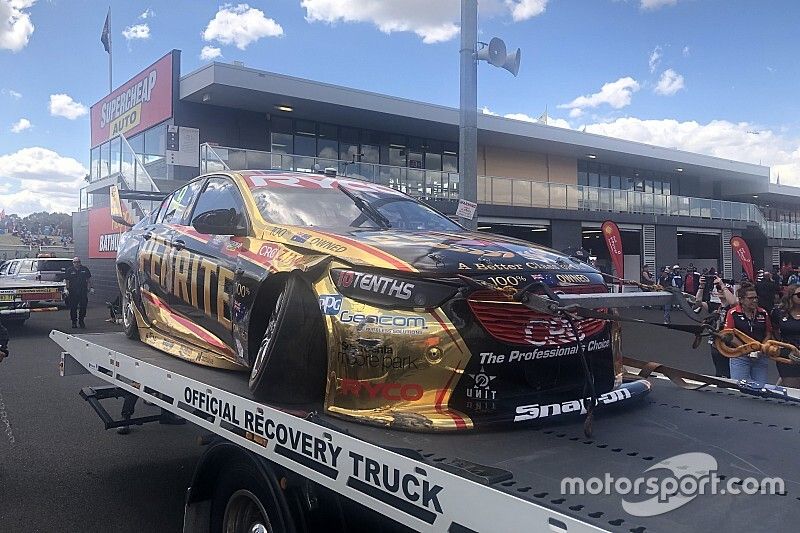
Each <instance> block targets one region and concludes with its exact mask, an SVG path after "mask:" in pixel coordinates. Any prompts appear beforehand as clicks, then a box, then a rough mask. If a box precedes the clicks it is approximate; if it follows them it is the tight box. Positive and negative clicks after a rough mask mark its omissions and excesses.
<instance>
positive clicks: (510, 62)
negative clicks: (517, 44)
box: [501, 48, 522, 77]
mask: <svg viewBox="0 0 800 533" xmlns="http://www.w3.org/2000/svg"><path fill="white" fill-rule="evenodd" d="M521 60H522V50H520V49H519V48H517V51H516V52H514V53H512V54H508V55H507V56H506V60H505V62H504V63H503V64H502V65H501V67H503V68H504V69H506V70H507V71H509V72H510V73H511V74H513V75H514V76H515V77H516V75H517V72H519V62H520V61H521Z"/></svg>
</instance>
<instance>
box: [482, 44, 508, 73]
mask: <svg viewBox="0 0 800 533" xmlns="http://www.w3.org/2000/svg"><path fill="white" fill-rule="evenodd" d="M481 59H483V60H484V61H488V62H489V63H490V64H491V65H494V66H495V67H502V66H503V63H504V62H505V61H506V43H504V42H503V40H502V39H498V38H497V37H492V40H491V41H489V46H484V47H483V48H481V49H480V50H478V60H481Z"/></svg>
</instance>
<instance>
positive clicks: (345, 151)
mask: <svg viewBox="0 0 800 533" xmlns="http://www.w3.org/2000/svg"><path fill="white" fill-rule="evenodd" d="M360 153H361V152H359V151H358V130H357V129H356V128H340V129H339V159H341V160H342V161H353V160H355V161H358V160H359V158H358V154H360ZM354 158H355V159H354Z"/></svg>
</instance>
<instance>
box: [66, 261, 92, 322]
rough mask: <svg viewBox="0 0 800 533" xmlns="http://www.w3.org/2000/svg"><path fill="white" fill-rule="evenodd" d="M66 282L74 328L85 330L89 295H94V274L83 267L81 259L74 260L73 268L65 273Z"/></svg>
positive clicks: (70, 316) (70, 315)
mask: <svg viewBox="0 0 800 533" xmlns="http://www.w3.org/2000/svg"><path fill="white" fill-rule="evenodd" d="M64 281H66V282H67V296H68V298H69V318H70V320H72V327H73V328H77V327H78V325H80V327H81V328H85V327H86V324H85V323H84V321H83V320H84V318H86V305H87V304H88V302H89V293H90V292H92V293H94V288H93V287H92V273H91V272H89V269H88V268H86V267H85V266H83V265H81V259H80V257H75V258H73V259H72V266H71V267H69V268H68V269H67V271H66V272H65V273H64Z"/></svg>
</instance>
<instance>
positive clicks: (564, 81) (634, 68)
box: [0, 0, 800, 212]
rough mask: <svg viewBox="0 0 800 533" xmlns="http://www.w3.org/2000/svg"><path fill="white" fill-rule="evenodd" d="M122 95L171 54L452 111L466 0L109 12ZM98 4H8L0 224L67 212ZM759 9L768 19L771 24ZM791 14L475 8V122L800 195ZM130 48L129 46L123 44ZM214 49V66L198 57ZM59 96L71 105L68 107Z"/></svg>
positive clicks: (81, 148)
mask: <svg viewBox="0 0 800 533" xmlns="http://www.w3.org/2000/svg"><path fill="white" fill-rule="evenodd" d="M110 5H111V7H112V17H113V18H112V30H113V35H112V40H113V46H114V80H115V86H116V85H118V84H119V83H121V82H123V81H125V80H127V79H129V78H130V77H131V76H132V75H134V74H135V73H137V72H138V71H140V70H141V69H142V68H144V67H145V66H147V65H148V64H150V63H152V62H153V61H154V60H155V59H157V58H159V57H160V56H162V55H163V54H164V53H165V52H166V51H168V50H170V49H172V48H178V49H181V50H182V51H183V57H182V65H181V68H182V72H183V73H188V72H191V71H192V70H194V69H196V68H198V67H199V66H201V65H203V64H205V63H206V62H207V61H208V59H201V57H200V54H201V50H202V49H203V48H204V47H208V48H209V49H210V52H211V54H212V55H213V54H219V57H217V58H216V60H217V61H234V60H237V61H243V62H244V63H245V64H246V65H248V66H252V67H255V68H260V69H264V70H268V71H273V72H278V73H283V74H289V75H293V76H300V77H306V78H311V79H315V80H323V81H327V82H330V83H334V84H341V85H346V86H350V87H356V88H359V89H365V90H371V91H376V92H381V93H387V94H392V95H396V96H401V97H406V98H412V99H417V100H424V101H428V102H433V103H438V104H444V105H449V106H456V105H458V85H457V83H458V45H459V36H458V27H457V26H458V17H459V12H458V5H459V3H458V0H403V1H399V0H397V1H395V0H302V1H301V0H271V1H250V2H249V3H248V4H246V5H245V4H236V3H234V4H229V5H221V4H220V3H219V2H207V1H201V0H172V1H169V2H167V1H155V0H154V1H150V2H138V1H112V2H111V3H110ZM108 6H109V3H108V2H97V1H89V0H50V1H46V0H39V1H34V0H0V72H2V73H3V74H2V76H0V208H5V209H6V211H7V212H13V211H21V212H26V211H30V210H33V209H40V208H48V209H55V208H60V209H64V210H68V209H70V208H73V207H75V206H76V203H77V201H76V198H77V195H76V192H75V191H76V189H77V187H79V185H80V180H81V178H82V175H83V172H84V169H85V168H86V167H88V144H89V119H88V114H84V109H85V108H86V107H88V106H90V105H91V104H93V103H94V102H96V101H97V100H99V99H100V98H101V97H102V96H104V95H105V94H106V92H107V89H108V78H107V76H108V73H107V69H108V67H107V61H108V57H107V55H106V53H105V51H104V50H103V47H102V45H101V43H100V40H99V39H100V32H101V30H102V26H103V21H104V19H105V15H106V10H107V9H108ZM764 6H768V8H765V7H764ZM798 20H800V2H796V1H791V0H785V1H780V0H773V1H770V2H760V1H756V0H746V1H745V0H741V1H734V0H627V1H625V0H549V1H548V0H484V1H483V2H481V14H480V22H479V32H480V37H479V38H480V39H481V40H484V41H488V40H489V39H490V38H491V37H492V36H499V37H502V38H503V39H504V40H505V41H506V43H508V45H509V47H517V46H519V47H521V48H522V50H523V52H522V66H521V68H520V72H519V77H518V78H513V77H512V76H510V75H509V74H508V73H507V72H505V71H503V70H499V69H493V68H491V67H489V66H487V65H485V64H483V65H481V66H480V69H479V96H478V101H479V107H481V108H482V109H483V110H484V112H487V113H498V114H501V115H509V114H510V115H512V116H514V117H515V118H518V119H522V120H531V119H535V118H537V117H539V116H540V115H541V113H542V112H543V111H544V110H545V108H547V110H548V113H549V117H550V119H551V121H550V124H552V125H556V126H561V127H571V128H576V129H583V128H585V129H586V131H591V132H596V133H602V134H606V135H612V136H617V137H625V138H630V139H633V140H639V141H643V142H649V143H653V144H659V145H664V146H676V147H680V148H683V149H687V150H691V151H696V152H702V153H709V154H711V155H718V156H722V157H726V158H731V159H739V160H744V161H748V162H753V163H759V162H761V163H763V164H768V165H770V166H771V167H772V171H773V175H775V176H777V175H778V174H780V175H781V183H797V184H800V150H799V147H800V141H799V140H800V99H798V98H797V96H796V95H797V89H798V81H800V62H798V61H797V45H796V44H795V43H796V40H797V38H796V36H795V34H796V23H797V21H798ZM126 35H127V37H126ZM208 53H209V52H208V49H207V56H208ZM64 95H66V96H64Z"/></svg>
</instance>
